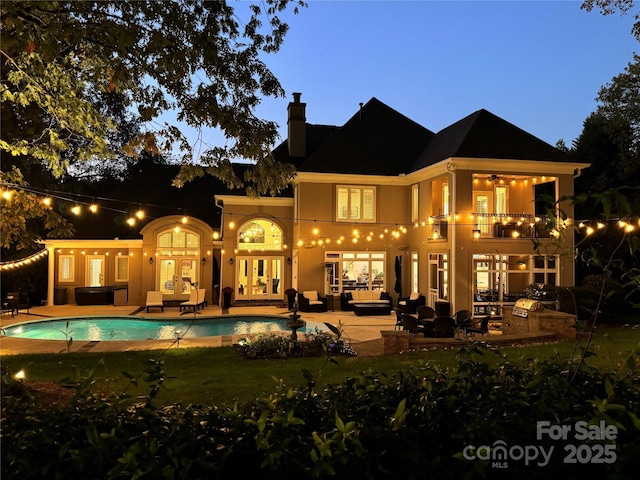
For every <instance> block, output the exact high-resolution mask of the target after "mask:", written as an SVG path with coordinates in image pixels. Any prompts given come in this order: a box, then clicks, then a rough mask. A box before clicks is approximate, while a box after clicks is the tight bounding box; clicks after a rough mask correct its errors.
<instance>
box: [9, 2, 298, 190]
mask: <svg viewBox="0 0 640 480" xmlns="http://www.w3.org/2000/svg"><path fill="white" fill-rule="evenodd" d="M290 4H294V9H295V11H297V8H298V7H299V6H302V5H304V4H303V2H301V1H300V0H264V1H262V2H260V4H259V5H254V4H249V5H248V12H247V14H246V20H244V21H243V20H242V17H243V16H244V15H243V14H242V13H238V12H237V9H236V8H234V7H232V6H231V5H229V2H226V1H203V0H200V1H187V0H177V1H171V2H168V1H161V2H157V1H140V2H123V1H15V2H11V1H6V2H2V4H1V6H0V8H1V14H2V20H1V24H0V28H1V31H0V33H1V35H2V38H1V48H0V55H1V56H2V82H1V84H0V97H1V99H2V116H3V125H7V123H5V121H9V124H10V125H11V128H8V129H6V130H5V129H4V128H3V132H2V137H1V139H0V147H1V148H0V151H2V152H3V156H6V155H7V154H10V155H12V156H23V157H27V158H29V159H31V161H35V162H43V163H44V164H46V166H47V168H49V169H50V170H51V171H52V172H54V174H55V175H56V176H61V175H62V174H63V173H64V172H66V171H67V170H68V168H69V167H70V165H72V164H74V163H75V162H81V161H87V160H96V159H98V160H104V159H110V158H114V156H115V155H116V154H117V152H116V150H117V148H116V147H117V146H118V145H117V142H114V141H113V133H114V132H118V130H119V128H120V124H119V123H118V122H116V121H115V120H114V117H112V116H109V115H108V114H106V111H105V110H104V109H101V108H100V106H99V104H100V101H99V100H100V99H104V97H105V96H107V97H108V96H110V95H112V96H115V95H119V96H120V101H121V102H122V104H123V105H124V106H125V107H126V108H127V109H128V110H131V111H133V112H135V115H136V116H137V117H138V118H139V121H140V122H141V123H142V124H144V125H149V124H151V122H153V121H155V120H157V119H158V117H159V116H160V115H161V114H163V113H165V112H167V111H175V112H177V118H176V120H177V121H179V122H184V123H186V124H187V125H189V126H192V127H195V128H196V129H198V128H202V127H208V128H217V129H220V131H221V132H223V134H224V136H225V137H226V139H227V144H226V145H221V146H216V147H214V148H211V149H209V150H208V151H205V152H204V154H203V155H201V156H200V158H199V162H198V163H197V160H198V159H196V158H194V152H193V149H192V146H191V145H189V143H188V142H187V139H186V138H185V136H184V135H183V134H182V133H181V132H180V130H179V129H178V128H177V127H176V126H175V125H170V124H166V123H165V124H163V125H159V126H158V128H156V129H153V130H148V131H143V132H141V134H140V135H136V136H134V137H133V138H131V139H129V141H128V142H127V143H126V144H125V145H124V149H125V150H126V151H127V153H129V154H130V155H135V154H136V153H137V152H139V151H140V150H141V149H146V150H148V151H151V152H157V151H171V150H172V149H173V148H174V146H175V145H178V147H179V150H180V152H181V155H182V158H181V165H182V166H183V168H182V169H181V172H180V174H179V176H178V177H177V178H176V180H175V181H174V184H175V185H176V186H181V185H182V184H183V183H184V182H185V181H188V180H190V179H193V178H195V177H197V176H201V175H203V174H205V173H210V174H213V175H216V176H218V177H220V178H221V179H223V180H224V181H225V182H227V184H228V185H230V186H240V185H241V184H242V181H241V179H238V178H236V176H235V175H234V172H233V170H232V168H231V167H230V162H231V161H232V160H234V159H238V158H245V159H248V160H251V161H253V162H254V163H255V165H256V168H257V171H258V172H259V173H258V174H256V173H254V174H253V175H249V176H247V177H246V178H245V179H244V180H246V181H249V182H250V183H252V185H250V192H252V193H255V194H258V195H261V194H265V193H269V194H275V193H276V192H277V191H278V190H279V189H280V188H282V187H284V186H285V185H286V184H287V183H288V181H289V180H290V178H291V176H292V175H293V173H294V172H293V167H292V166H289V165H280V164H276V163H274V162H272V161H270V160H269V158H270V156H269V147H270V146H271V145H273V143H274V142H275V140H276V138H277V129H276V127H277V126H276V124H275V123H274V122H272V121H267V120H261V119H259V118H257V117H256V116H255V114H254V113H253V112H254V109H255V107H256V106H257V105H258V104H259V103H260V99H261V98H262V97H264V96H282V95H283V94H284V92H283V89H282V87H281V85H280V83H279V82H278V80H277V79H276V78H275V77H274V75H273V74H272V73H271V72H270V71H269V70H268V68H267V67H266V65H265V63H264V62H263V61H262V59H261V57H260V56H261V54H263V53H274V52H276V51H278V49H279V47H280V46H281V44H282V41H283V39H284V36H285V34H286V32H287V25H286V24H285V23H283V22H282V21H281V20H280V19H279V18H278V16H277V15H278V14H280V13H282V12H283V11H284V10H285V9H287V8H288V7H289V6H290ZM243 6H247V5H246V4H243ZM265 165H266V167H265ZM265 172H267V173H268V175H266V176H265V175H264V174H265Z"/></svg>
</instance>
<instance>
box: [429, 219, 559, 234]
mask: <svg viewBox="0 0 640 480" xmlns="http://www.w3.org/2000/svg"><path fill="white" fill-rule="evenodd" d="M449 218H450V217H448V216H437V217H431V218H430V220H429V227H430V229H431V230H430V233H429V238H430V239H431V240H440V239H444V240H446V239H447V238H448V233H449V229H450V228H455V224H450V223H449ZM548 221H549V217H548V216H547V215H532V214H526V213H525V214H523V213H515V214H511V213H476V214H473V220H471V222H472V223H473V236H474V238H476V239H478V238H505V239H517V238H528V239H531V238H550V237H552V236H553V231H552V229H550V228H549V226H548ZM463 222H465V221H464V220H463ZM467 222H469V221H468V220H467V221H466V222H465V223H464V224H465V225H467V226H468V225H469V223H467Z"/></svg>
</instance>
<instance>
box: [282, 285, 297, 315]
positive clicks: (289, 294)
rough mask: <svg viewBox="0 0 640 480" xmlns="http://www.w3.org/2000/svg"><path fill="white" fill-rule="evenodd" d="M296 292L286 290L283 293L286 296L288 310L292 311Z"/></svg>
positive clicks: (292, 289)
mask: <svg viewBox="0 0 640 480" xmlns="http://www.w3.org/2000/svg"><path fill="white" fill-rule="evenodd" d="M297 293H298V292H297V291H296V289H295V288H287V289H286V290H285V291H284V294H285V295H286V296H287V306H288V307H289V310H293V306H294V304H295V303H296V294H297Z"/></svg>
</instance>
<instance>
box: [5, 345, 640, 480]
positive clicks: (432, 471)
mask: <svg viewBox="0 0 640 480" xmlns="http://www.w3.org/2000/svg"><path fill="white" fill-rule="evenodd" d="M480 356H485V357H486V356H488V360H489V361H484V362H481V361H479V358H480ZM491 358H494V359H495V361H491V360H490V359H491ZM458 362H459V363H458V366H457V368H454V369H441V368H439V367H438V366H437V365H434V364H431V363H429V362H427V363H424V364H423V365H421V366H418V367H416V368H414V369H413V370H412V371H410V372H408V373H407V372H404V373H398V374H395V375H389V376H387V375H384V374H379V373H374V372H363V373H362V374H361V375H360V376H359V377H357V378H348V379H346V381H345V382H343V383H341V384H337V385H324V386H320V384H319V383H316V379H315V378H313V377H311V376H309V377H308V384H307V385H306V386H305V387H301V388H288V387H287V386H285V385H282V384H280V385H279V386H278V387H277V388H276V389H275V390H274V391H273V392H272V393H271V394H269V395H267V396H265V397H263V398H259V399H256V400H255V401H252V402H248V403H244V404H240V405H237V406H235V407H234V408H230V409H219V408H216V407H203V406H197V405H188V406H181V405H173V406H168V407H164V408H156V407H155V406H154V405H153V402H152V399H153V393H151V394H150V395H149V396H148V397H147V398H145V399H141V401H140V403H137V404H134V405H132V406H127V405H125V404H124V403H123V402H122V398H120V397H112V398H107V399H104V398H100V397H98V396H96V395H78V398H77V399H76V401H75V402H74V403H73V404H72V405H70V406H68V407H65V408H61V409H60V410H58V411H56V412H47V411H39V410H37V409H36V408H35V407H34V406H33V404H31V403H30V402H29V401H28V400H27V401H24V402H3V405H2V444H3V448H2V463H1V466H0V468H1V472H0V473H1V474H2V475H3V478H26V479H30V478H73V477H76V478H116V477H129V478H131V477H136V478H176V479H192V478H223V477H227V476H242V477H243V478H261V479H267V480H270V479H288V478H292V479H293V478H296V479H300V478H322V477H329V476H330V477H331V478H337V479H343V478H344V479H347V478H348V479H354V478H356V479H358V478H375V479H387V478H389V479H391V478H394V479H395V478H403V477H406V478H416V479H420V478H425V479H426V478H483V477H489V478H518V477H523V478H548V477H551V476H552V477H554V478H555V477H561V478H564V479H567V480H569V479H574V478H575V479H581V480H582V479H583V478H586V477H587V476H589V477H593V476H596V475H600V476H601V478H636V477H637V467H636V463H637V462H636V459H637V457H638V455H639V454H640V444H639V443H638V441H637V439H638V432H639V430H640V421H639V420H638V418H637V417H636V415H635V412H638V411H639V409H640V390H639V389H638V387H637V385H638V384H639V381H640V376H639V375H638V367H637V363H636V359H635V357H633V356H632V357H630V359H629V361H628V362H627V364H626V366H622V367H621V368H620V371H619V372H616V373H611V372H599V371H596V370H594V369H591V368H589V367H588V366H585V365H584V364H583V365H582V366H581V368H580V369H579V370H578V371H576V372H567V365H565V364H563V363H562V362H559V361H558V362H555V361H548V362H547V361H545V362H538V361H536V360H535V359H523V360H520V361H518V362H513V361H508V360H506V359H504V358H503V356H502V355H501V354H500V352H499V351H498V350H495V349H491V348H489V347H487V346H485V345H483V344H470V345H468V346H467V347H465V348H463V349H461V350H460V353H459V357H458ZM161 373H162V369H161V366H159V365H157V366H156V370H153V369H151V372H150V373H149V375H148V378H150V379H152V380H153V381H152V385H151V392H154V391H156V389H157V387H158V385H159V384H160V383H161V379H160V378H159V377H160V376H161ZM582 420H584V421H586V422H590V423H591V424H593V425H600V422H604V424H606V425H610V426H615V428H616V429H617V431H618V436H617V438H616V439H615V440H594V441H592V442H590V441H578V440H575V439H574V431H573V430H572V433H571V435H569V438H568V440H566V441H558V440H552V439H550V438H549V437H548V436H543V438H540V439H538V438H536V436H537V432H536V429H537V422H539V421H548V422H549V423H550V424H551V425H568V426H573V425H575V423H576V422H577V421H582ZM572 428H573V427H572ZM499 442H504V445H506V447H507V448H511V447H523V448H524V447H526V446H536V447H538V448H539V447H544V448H545V449H547V450H548V449H550V448H551V447H554V449H555V450H554V452H553V455H551V456H550V458H549V461H548V463H547V464H546V465H544V466H539V465H537V463H536V462H535V461H534V462H531V463H530V464H529V465H526V464H525V462H524V459H516V458H509V459H508V461H507V463H508V465H507V468H504V469H500V468H496V465H495V464H492V462H491V461H490V460H479V459H477V458H475V459H471V460H469V459H467V458H465V453H466V454H467V456H468V454H469V452H472V451H473V450H472V449H471V450H470V449H469V448H468V447H470V446H475V447H481V446H483V445H487V446H489V447H491V449H493V450H487V452H490V451H494V452H495V451H497V450H499V449H498V448H496V446H498V447H500V446H501V445H502V444H500V443H499ZM571 443H574V444H578V445H585V446H586V447H585V448H587V449H588V451H589V452H591V451H592V450H591V448H592V445H594V444H595V445H605V444H608V445H612V446H614V447H615V450H614V452H615V455H616V457H617V458H616V460H615V462H613V463H584V464H581V463H577V464H568V463H565V459H566V457H567V452H566V451H565V450H564V449H563V448H564V447H565V445H567V444H571ZM476 453H479V452H478V450H476ZM585 458H586V457H585Z"/></svg>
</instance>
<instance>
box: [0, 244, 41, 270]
mask: <svg viewBox="0 0 640 480" xmlns="http://www.w3.org/2000/svg"><path fill="white" fill-rule="evenodd" d="M48 253H49V251H48V250H47V249H46V248H45V249H43V250H40V251H39V252H37V253H33V254H31V255H29V256H27V257H24V258H21V259H19V260H10V261H6V262H0V268H2V270H9V269H12V268H20V267H23V266H25V265H29V264H31V263H33V262H35V261H37V260H40V259H41V258H42V257H45V256H46V255H47V254H48Z"/></svg>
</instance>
